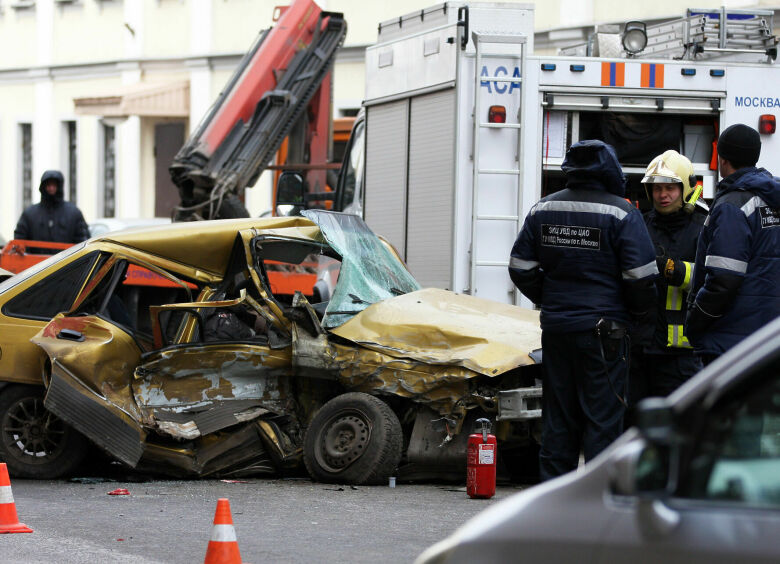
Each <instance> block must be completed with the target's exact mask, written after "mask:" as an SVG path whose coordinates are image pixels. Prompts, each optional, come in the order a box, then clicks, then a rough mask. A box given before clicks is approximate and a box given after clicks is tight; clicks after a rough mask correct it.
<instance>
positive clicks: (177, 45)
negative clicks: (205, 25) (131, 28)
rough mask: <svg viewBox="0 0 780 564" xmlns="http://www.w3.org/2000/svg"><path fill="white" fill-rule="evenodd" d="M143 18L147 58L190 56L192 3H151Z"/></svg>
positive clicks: (172, 0)
mask: <svg viewBox="0 0 780 564" xmlns="http://www.w3.org/2000/svg"><path fill="white" fill-rule="evenodd" d="M144 8H145V11H144V14H143V22H144V30H143V55H144V56H145V57H150V58H160V57H173V56H181V55H183V54H188V53H189V52H190V3H189V2H180V1H179V0H157V1H150V0H147V2H146V5H145V6H144Z"/></svg>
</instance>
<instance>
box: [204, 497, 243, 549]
mask: <svg viewBox="0 0 780 564" xmlns="http://www.w3.org/2000/svg"><path fill="white" fill-rule="evenodd" d="M203 564H241V554H240V553H239V552H238V541H237V540H236V530H235V529H234V528H233V517H231V515H230V502H229V501H228V500H227V498H224V497H221V498H219V499H218V500H217V512H216V513H215V514H214V528H212V529H211V540H210V541H209V548H208V550H206V560H204V561H203Z"/></svg>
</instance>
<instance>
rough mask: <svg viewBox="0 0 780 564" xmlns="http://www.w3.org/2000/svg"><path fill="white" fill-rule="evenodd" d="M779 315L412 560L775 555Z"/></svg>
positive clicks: (779, 504) (765, 558)
mask: <svg viewBox="0 0 780 564" xmlns="http://www.w3.org/2000/svg"><path fill="white" fill-rule="evenodd" d="M778 531H780V318H779V319H776V320H775V321H774V322H772V323H771V324H769V325H768V326H766V327H764V328H763V329H761V330H760V331H757V332H756V333H755V334H754V335H752V336H751V337H749V338H748V339H746V340H745V341H743V342H742V343H740V344H739V345H738V346H737V347H735V348H734V349H733V350H731V351H729V352H728V353H727V354H726V355H724V356H723V357H721V358H720V359H719V360H718V361H717V362H715V363H713V364H711V365H710V366H708V367H707V368H706V369H705V370H703V371H702V372H701V373H700V374H698V375H697V376H696V377H695V378H693V379H692V380H691V381H689V382H687V383H686V384H685V385H684V386H683V387H681V388H680V389H679V390H677V391H676V392H675V393H674V394H672V395H671V396H670V397H669V398H668V399H666V400H665V399H650V400H646V402H645V403H643V404H642V406H641V408H640V413H639V425H638V428H632V429H629V430H628V431H627V432H626V433H625V434H624V435H623V436H622V437H621V438H620V439H618V440H617V441H616V442H615V443H614V444H613V445H612V446H611V447H610V448H609V449H607V450H606V451H605V452H604V453H602V454H601V455H600V456H599V457H597V458H596V459H594V460H593V461H592V462H591V463H589V464H587V465H585V466H584V467H583V468H582V469H581V470H580V471H579V472H572V473H570V474H568V475H566V476H562V477H560V478H558V479H556V480H552V481H550V482H546V483H544V484H541V485H539V486H535V487H533V488H531V489H529V490H527V491H524V492H522V493H520V494H518V495H516V496H513V497H511V498H509V499H507V500H504V501H503V502H501V503H499V504H497V505H495V506H493V507H491V508H490V509H488V510H487V511H485V512H484V513H482V514H481V515H479V516H477V517H476V518H474V519H473V520H471V521H470V522H468V523H466V524H465V525H463V526H462V527H461V528H460V529H458V531H456V532H455V533H454V534H453V535H452V536H451V537H449V538H447V539H445V540H444V541H442V542H440V543H438V544H437V545H435V546H433V547H431V548H430V549H429V550H427V551H426V552H425V553H424V554H423V555H422V556H421V557H420V558H419V559H418V560H417V562H418V564H434V563H436V564H439V563H445V562H447V563H454V562H510V561H511V562H534V563H545V562H604V563H623V562H625V563H627V564H639V563H643V562H648V563H659V564H661V563H662V564H670V563H675V562H680V563H682V562H685V563H698V562H701V563H705V562H706V563H708V564H714V563H727V562H728V563H733V562H751V563H752V562H767V563H768V562H778V561H780V543H778V541H777V532H778Z"/></svg>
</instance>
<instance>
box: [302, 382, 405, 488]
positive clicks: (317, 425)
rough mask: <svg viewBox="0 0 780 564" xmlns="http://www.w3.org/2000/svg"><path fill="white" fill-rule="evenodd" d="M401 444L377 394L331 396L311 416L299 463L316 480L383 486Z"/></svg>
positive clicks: (398, 429) (397, 427) (393, 419)
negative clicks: (304, 465) (301, 460)
mask: <svg viewBox="0 0 780 564" xmlns="http://www.w3.org/2000/svg"><path fill="white" fill-rule="evenodd" d="M402 444H403V432H402V431H401V423H400V422H399V421H398V417H396V415H395V413H393V410H392V409H390V407H389V406H388V405H387V404H386V403H385V402H383V401H382V400H380V399H379V398H376V397H374V396H370V395H368V394H363V393H355V392H353V393H349V394H343V395H340V396H338V397H336V398H334V399H332V400H330V401H329V402H328V403H326V404H325V405H323V406H322V408H321V409H320V410H319V411H318V412H317V414H316V415H315V416H314V418H313V419H312V421H311V423H310V424H309V428H308V429H307V430H306V436H305V437H304V441H303V461H304V463H305V464H306V469H307V470H308V471H309V475H311V477H312V478H314V479H315V480H318V481H321V482H339V483H344V484H382V483H386V482H387V479H388V477H390V476H392V475H393V472H394V471H395V469H396V467H397V466H398V462H399V461H400V460H401V449H402Z"/></svg>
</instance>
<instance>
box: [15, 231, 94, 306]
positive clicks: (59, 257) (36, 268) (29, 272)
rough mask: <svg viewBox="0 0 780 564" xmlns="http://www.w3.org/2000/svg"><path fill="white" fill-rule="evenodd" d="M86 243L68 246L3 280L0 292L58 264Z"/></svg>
mask: <svg viewBox="0 0 780 564" xmlns="http://www.w3.org/2000/svg"><path fill="white" fill-rule="evenodd" d="M85 245H86V243H79V244H78V245H74V246H72V247H68V248H67V249H65V250H64V251H61V252H59V253H57V254H56V255H52V256H50V257H49V258H47V259H46V260H44V261H41V262H39V263H38V264H34V265H32V266H31V267H30V268H27V269H25V270H23V271H22V272H20V273H19V274H17V275H16V276H12V277H11V278H9V279H7V280H5V281H3V282H2V283H1V284H0V294H2V293H3V292H6V291H8V290H10V289H11V288H13V287H14V286H16V285H18V284H21V283H22V282H24V281H25V280H28V279H29V278H32V277H33V276H35V275H36V274H38V273H39V272H42V271H43V270H45V269H47V268H49V267H50V266H51V265H53V264H57V263H58V262H61V261H64V260H67V259H68V258H69V257H70V256H71V255H73V254H75V253H77V252H79V251H80V250H81V249H83V248H84V246H85Z"/></svg>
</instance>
